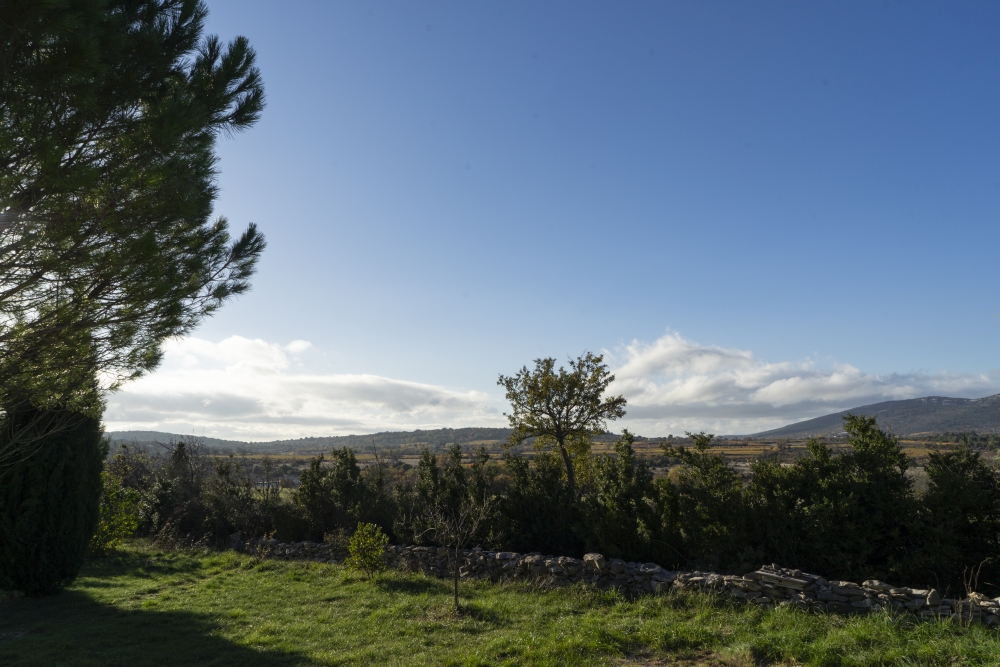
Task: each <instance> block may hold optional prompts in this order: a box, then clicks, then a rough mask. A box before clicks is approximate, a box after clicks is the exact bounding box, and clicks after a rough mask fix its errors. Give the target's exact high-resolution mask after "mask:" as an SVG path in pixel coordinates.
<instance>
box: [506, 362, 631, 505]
mask: <svg viewBox="0 0 1000 667" xmlns="http://www.w3.org/2000/svg"><path fill="white" fill-rule="evenodd" d="M603 361H604V358H603V357H602V356H601V355H593V354H591V353H589V352H588V353H586V354H584V355H583V356H581V357H578V358H577V359H575V360H570V363H569V370H568V371H567V370H566V369H565V368H563V367H560V368H559V370H558V371H557V370H556V369H555V364H556V360H555V359H553V358H551V357H550V358H547V359H536V360H535V368H534V370H528V367H527V366H525V367H523V368H522V369H521V370H520V371H518V372H517V374H516V375H513V376H510V377H507V376H504V375H501V376H500V379H499V380H498V381H497V384H499V385H500V386H502V387H503V388H504V389H505V390H506V392H507V400H508V401H510V405H511V412H510V414H505V416H506V417H507V419H508V420H509V421H510V426H511V428H512V429H513V430H514V433H513V434H511V442H512V443H520V442H523V441H524V440H525V439H527V438H538V439H539V441H540V442H541V443H542V444H544V445H548V444H551V445H552V446H553V447H554V449H555V450H556V452H558V454H559V455H560V456H561V457H562V460H563V465H564V466H565V468H566V479H567V482H568V485H569V491H570V493H571V494H572V495H574V496H575V494H576V491H577V489H576V477H575V475H574V470H573V460H572V456H571V452H570V447H571V446H572V443H573V442H574V441H576V442H580V441H587V440H588V439H589V437H590V436H593V435H600V434H601V433H604V431H605V430H606V429H607V422H608V421H612V420H615V419H618V418H620V417H622V416H624V415H625V399H624V398H623V397H622V396H608V397H604V392H605V391H606V390H607V388H608V385H610V384H611V383H612V382H613V381H614V379H615V376H614V375H612V374H611V372H610V371H608V367H607V365H605V364H604V363H603Z"/></svg>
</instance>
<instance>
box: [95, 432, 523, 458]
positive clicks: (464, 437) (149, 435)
mask: <svg viewBox="0 0 1000 667" xmlns="http://www.w3.org/2000/svg"><path fill="white" fill-rule="evenodd" d="M108 436H109V437H110V438H111V441H112V442H124V443H139V444H144V445H149V444H153V443H164V444H166V443H169V442H176V441H178V440H181V439H187V438H191V437H194V438H196V439H198V440H199V441H200V442H202V443H203V444H204V445H205V446H207V447H212V448H218V449H233V450H241V449H245V450H249V451H261V452H276V451H320V450H321V451H328V450H330V449H332V448H334V447H352V448H353V449H355V450H358V451H363V450H366V449H368V447H370V446H371V444H372V442H374V443H375V444H376V445H378V446H379V447H386V448H391V449H394V448H399V447H423V446H428V447H431V448H437V447H443V446H444V445H450V444H453V443H458V444H460V445H466V444H474V443H480V442H481V443H490V442H502V441H505V440H507V438H508V437H509V436H510V429H509V428H439V429H434V430H430V431H422V430H416V431H385V432H383V433H371V434H368V435H340V436H328V437H320V438H298V439H296V440H272V441H270V442H243V441H240V440H221V439H219V438H203V437H199V436H182V435H177V434H175V433H162V432H160V431H111V432H109V433H108Z"/></svg>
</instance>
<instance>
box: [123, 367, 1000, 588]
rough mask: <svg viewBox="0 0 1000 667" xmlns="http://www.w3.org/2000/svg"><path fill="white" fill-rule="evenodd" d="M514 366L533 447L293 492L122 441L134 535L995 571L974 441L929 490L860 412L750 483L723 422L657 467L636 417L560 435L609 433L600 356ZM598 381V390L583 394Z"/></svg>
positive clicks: (944, 574)
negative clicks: (351, 539) (617, 429)
mask: <svg viewBox="0 0 1000 667" xmlns="http://www.w3.org/2000/svg"><path fill="white" fill-rule="evenodd" d="M560 374H561V375H562V381H560ZM520 377H521V379H522V380H524V382H522V383H521V384H516V383H515V385H513V386H512V391H514V392H521V394H520V398H518V397H515V400H522V401H523V402H522V404H521V405H522V409H521V410H519V411H512V412H511V414H510V415H508V416H509V418H510V420H511V426H512V428H513V429H514V433H515V436H513V437H514V440H512V441H511V442H512V444H514V443H516V442H517V438H518V437H527V436H528V435H529V434H530V435H532V436H533V437H535V438H536V440H535V445H534V446H535V449H536V452H535V453H534V456H533V457H531V458H529V457H526V456H524V455H521V454H518V453H517V452H516V450H515V448H513V447H511V448H508V449H507V450H506V452H505V453H504V454H502V455H500V456H495V455H491V454H490V453H488V452H487V451H485V450H484V449H482V448H469V447H466V448H463V447H461V446H460V445H452V446H450V447H449V448H448V450H447V451H446V452H445V453H444V454H434V453H433V452H431V451H430V450H429V449H425V450H424V451H423V452H422V454H421V456H420V460H419V463H418V464H417V465H416V466H415V467H412V468H409V467H408V466H403V465H401V464H399V463H398V461H396V462H393V461H390V460H386V459H385V458H384V457H380V456H377V455H376V456H375V458H374V463H372V464H371V465H368V466H366V467H364V468H362V467H361V466H360V465H359V464H358V461H357V458H356V453H355V451H354V450H352V449H350V448H346V447H345V448H341V449H335V450H333V451H332V452H331V454H330V455H329V457H327V456H322V455H321V456H317V457H316V458H314V459H313V460H312V461H311V462H310V465H309V467H308V469H307V470H305V471H304V472H303V474H302V475H301V484H300V486H299V487H298V489H297V490H295V491H294V493H289V492H286V493H284V494H281V493H279V492H277V491H275V490H274V489H275V488H276V487H264V486H262V485H261V484H260V480H259V477H254V476H253V475H251V474H250V472H249V470H248V469H241V467H240V466H241V464H240V461H239V459H237V458H235V457H229V458H213V457H208V456H205V455H204V454H202V453H200V452H197V451H195V450H192V449H191V447H190V445H187V444H185V443H178V444H176V445H175V446H174V447H173V449H172V450H170V451H169V453H168V454H165V455H161V456H160V457H159V458H155V457H153V458H151V457H150V456H149V455H148V454H145V453H142V452H139V451H135V450H131V451H130V450H125V451H124V452H120V453H119V454H118V455H117V456H116V457H115V458H114V459H113V461H112V463H111V465H110V470H111V471H113V473H114V474H115V475H117V476H118V477H119V478H120V479H121V482H120V483H121V484H122V485H125V486H130V487H132V488H134V489H135V490H136V492H137V497H138V498H140V499H141V500H140V501H139V509H138V510H137V512H138V514H140V515H141V520H140V522H139V526H140V528H139V533H140V534H143V535H148V536H152V537H154V538H156V539H160V540H161V541H164V542H165V543H170V544H178V543H181V544H184V543H186V544H190V543H194V542H201V543H205V544H212V545H219V546H223V545H225V544H226V543H227V540H231V539H232V536H233V535H237V534H238V535H240V539H249V538H256V537H260V536H264V535H268V536H273V537H274V538H276V539H279V540H281V541H300V540H306V539H308V540H313V541H323V540H327V541H331V540H344V539H346V536H348V535H350V533H351V532H352V531H353V530H354V528H355V527H356V526H357V525H358V524H359V523H371V524H376V525H378V526H380V527H381V528H382V529H383V530H384V531H385V532H386V534H388V535H389V536H390V538H391V539H392V540H393V541H395V542H397V543H409V544H430V545H441V546H449V547H466V546H473V545H474V544H478V545H481V546H483V547H488V548H494V549H502V550H512V551H519V552H541V553H545V554H552V555H570V556H577V557H579V556H581V555H582V554H583V553H586V552H588V551H597V552H600V553H603V554H604V555H605V556H608V557H616V558H623V559H626V560H631V561H638V562H645V561H652V562H656V563H658V564H660V565H664V566H668V567H673V568H677V569H696V568H697V569H709V570H714V571H718V572H726V573H745V572H748V571H752V570H755V569H757V568H758V567H759V566H760V565H761V564H763V563H770V562H776V563H779V564H781V565H784V566H787V567H796V568H800V569H803V570H806V571H811V572H815V573H818V574H822V575H823V576H826V577H828V578H837V579H845V580H852V581H861V580H864V579H868V578H877V579H883V580H886V581H890V582H892V583H895V584H898V585H913V586H917V587H923V586H933V587H936V588H938V589H940V590H952V591H953V592H960V591H962V588H963V586H965V585H966V584H967V583H968V582H969V581H970V577H971V576H972V573H973V572H975V573H976V574H977V575H978V577H979V580H980V583H982V584H984V585H986V584H988V583H989V582H992V581H995V579H994V577H995V575H996V574H997V570H998V564H997V563H996V562H995V561H994V560H993V559H994V558H995V555H996V554H997V553H1000V471H998V470H997V468H996V466H995V465H994V464H993V463H992V462H991V461H989V460H987V459H986V458H984V456H983V454H984V451H983V450H982V449H979V448H977V447H976V446H975V445H974V444H973V443H971V442H963V443H960V446H959V447H957V448H954V449H950V450H948V451H940V452H932V453H931V454H930V456H929V457H928V462H927V463H926V465H925V466H924V468H925V472H926V475H927V488H926V490H924V491H922V493H920V494H918V493H917V492H916V491H915V489H914V484H913V481H912V478H911V476H910V475H909V474H908V472H909V470H910V465H911V464H910V462H909V461H908V459H907V457H906V455H905V454H904V453H903V451H902V449H901V448H900V446H899V442H898V440H897V439H896V438H895V437H894V436H892V435H891V434H889V433H887V432H886V431H884V430H882V429H880V428H879V427H878V424H877V423H876V420H875V418H872V417H857V416H849V417H846V418H845V420H844V427H845V430H846V432H847V434H848V438H847V440H848V445H849V446H848V447H838V450H837V451H833V450H831V449H830V448H828V447H827V446H825V445H823V444H822V443H820V442H819V441H815V440H814V441H812V442H810V443H809V446H808V451H807V454H806V455H805V456H803V457H800V458H799V459H797V460H796V461H795V462H794V463H791V464H781V463H780V462H778V461H775V460H773V459H768V458H762V459H760V460H758V461H756V462H754V463H753V465H752V473H751V475H749V477H748V478H746V479H745V478H744V477H743V476H741V474H740V473H739V472H737V471H736V470H734V469H733V468H731V467H730V466H729V465H728V464H727V462H726V460H725V459H724V457H723V456H722V455H721V454H718V453H713V452H712V451H711V449H710V443H711V440H712V436H711V435H709V434H705V433H698V434H689V435H690V437H691V440H692V442H693V446H690V447H684V446H681V445H679V444H671V443H669V442H664V443H662V444H661V449H662V452H663V455H664V456H665V457H667V459H668V460H669V461H670V462H671V464H672V470H671V471H670V473H669V475H667V476H666V477H662V478H659V479H655V478H654V475H653V472H652V471H651V469H650V467H649V466H648V465H647V464H646V463H645V462H643V461H641V460H639V459H638V458H637V457H636V453H635V450H634V448H633V437H632V435H631V434H630V433H629V432H628V431H627V430H626V431H624V432H623V433H622V435H621V436H620V437H619V438H618V440H617V441H616V442H615V443H614V447H613V450H612V451H611V452H609V453H607V454H593V453H591V452H590V448H589V441H588V439H587V432H586V429H587V428H588V427H587V426H586V424H585V423H584V422H583V421H581V422H576V428H577V430H576V432H575V434H574V435H573V437H572V438H571V437H569V435H567V436H566V437H565V438H564V440H563V443H562V444H561V445H560V443H559V441H558V440H557V439H556V438H555V436H553V435H551V431H556V430H558V429H564V427H565V425H566V422H565V421H564V422H563V424H562V425H561V426H558V427H557V426H555V425H554V424H553V423H552V422H547V421H546V418H545V416H544V411H545V410H547V409H549V408H550V407H552V406H561V407H558V408H557V412H558V410H561V412H559V414H561V415H563V417H565V415H567V414H570V415H572V414H577V415H584V416H585V418H586V419H589V428H590V433H591V434H593V433H596V432H604V431H603V429H604V427H605V424H604V423H603V422H602V416H601V406H602V405H604V406H607V407H609V408H610V409H609V410H607V411H605V412H604V415H605V418H606V417H607V416H608V415H617V414H619V413H620V412H622V411H623V410H624V401H623V400H621V401H620V400H617V399H618V398H620V397H606V396H605V393H606V392H605V390H606V388H607V385H608V383H610V382H611V380H613V376H612V375H610V373H609V372H608V370H607V368H606V367H605V365H604V364H603V361H602V359H601V358H600V357H599V356H591V355H586V356H584V357H581V358H580V359H577V360H574V361H573V363H571V364H570V369H569V370H564V369H556V368H555V367H554V362H553V360H552V359H541V360H538V361H537V362H536V364H535V367H534V368H533V369H527V368H526V369H523V370H522V373H521V376H520ZM588 377H589V378H590V379H591V381H592V382H593V383H594V384H595V386H596V388H597V389H600V391H596V390H595V391H593V392H590V393H588V392H585V391H581V390H580V386H581V383H584V382H586V378H588ZM502 379H503V378H502ZM602 385H603V386H602ZM538 387H545V389H544V390H541V391H540V393H538V394H537V397H539V398H543V395H544V394H545V393H546V392H548V393H549V394H550V395H549V396H548V399H547V400H540V401H538V402H536V403H535V404H533V403H532V401H531V400H530V399H531V391H534V390H535V389H537V388H538ZM573 410H579V412H577V413H573ZM528 412H530V413H532V417H531V421H530V422H528V423H529V424H530V428H525V427H523V424H524V422H526V421H528V420H527V419H525V415H526V414H527V413H528ZM586 419H585V420H584V421H586ZM376 454H377V450H376ZM473 524H475V530H471V531H470V530H469V528H470V527H471V526H472V525H473ZM463 526H464V527H465V528H464V529H465V533H462V528H463ZM457 533H458V535H456V534H457Z"/></svg>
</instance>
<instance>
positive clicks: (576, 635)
mask: <svg viewBox="0 0 1000 667" xmlns="http://www.w3.org/2000/svg"><path fill="white" fill-rule="evenodd" d="M462 598H463V600H462V603H463V611H462V613H460V614H456V613H455V612H454V611H453V609H452V606H451V600H450V589H449V583H448V582H446V581H440V580H437V579H430V578H426V577H423V576H420V575H405V574H400V573H390V574H387V575H386V576H384V577H383V578H382V579H381V580H377V581H372V582H368V581H365V580H364V579H363V578H361V577H360V576H358V575H356V574H354V573H352V572H348V571H346V570H344V569H342V568H340V567H337V566H332V565H316V564H310V563H285V562H265V563H263V564H259V565H252V564H250V563H249V561H248V559H247V558H246V557H245V556H241V555H238V554H234V553H214V552H213V553H205V552H193V551H184V552H170V553H163V552H160V551H156V550H153V549H151V548H149V547H146V546H144V545H141V544H135V545H132V546H130V547H129V548H128V550H127V551H125V552H122V553H119V554H116V555H114V556H111V557H108V558H104V559H101V560H97V561H94V562H92V563H90V564H89V565H88V566H87V567H86V568H85V569H84V571H83V573H82V574H81V576H80V578H79V579H78V580H77V582H76V584H75V585H74V586H73V587H71V588H70V589H68V590H66V591H65V592H63V593H61V594H60V595H56V596H53V597H49V598H42V599H29V598H9V599H6V600H2V601H0V665H4V666H5V667H7V666H11V665H97V666H100V667H110V666H113V665H129V666H139V665H365V666H371V667H375V666H379V665H469V666H472V665H603V664H609V665H662V664H684V665H702V664H705V665H709V664H712V665H762V664H808V665H949V666H951V665H1000V635H998V634H997V632H995V631H989V630H986V629H985V628H982V627H979V626H974V627H971V628H970V627H963V626H960V625H956V624H953V623H950V622H942V623H923V624H916V623H913V622H912V621H909V620H906V619H902V618H898V617H896V618H894V617H891V616H889V615H874V616H869V617H863V618H862V617H854V618H841V617H836V616H812V615H808V614H803V613H800V612H797V611H794V610H790V609H780V610H774V611H768V612H761V611H759V610H757V609H754V608H749V607H737V606H733V605H731V604H729V603H727V602H724V601H720V600H713V599H712V598H710V597H708V596H705V595H672V596H662V597H648V598H642V599H639V600H637V601H628V600H626V599H624V598H622V597H620V596H618V595H614V594H611V593H600V592H598V591H595V590H590V589H582V588H567V589H558V590H543V589H539V588H537V587H534V586H530V585H526V584H506V585H493V584H486V583H463V584H462Z"/></svg>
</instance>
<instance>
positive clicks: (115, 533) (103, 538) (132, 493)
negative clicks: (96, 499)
mask: <svg viewBox="0 0 1000 667" xmlns="http://www.w3.org/2000/svg"><path fill="white" fill-rule="evenodd" d="M101 482H102V487H103V488H102V491H101V509H100V518H99V520H98V522H97V530H96V531H95V532H94V536H93V537H92V538H90V551H91V552H92V553H95V554H103V553H107V552H109V551H112V550H114V549H117V548H118V547H120V546H121V545H122V542H124V540H125V538H128V537H132V536H133V535H134V534H135V531H136V529H137V528H138V527H139V501H140V499H141V496H140V495H139V492H138V491H136V490H135V489H130V488H128V487H127V486H124V485H123V484H122V480H121V478H120V477H118V476H116V475H113V474H111V473H110V472H107V471H105V472H102V473H101Z"/></svg>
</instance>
